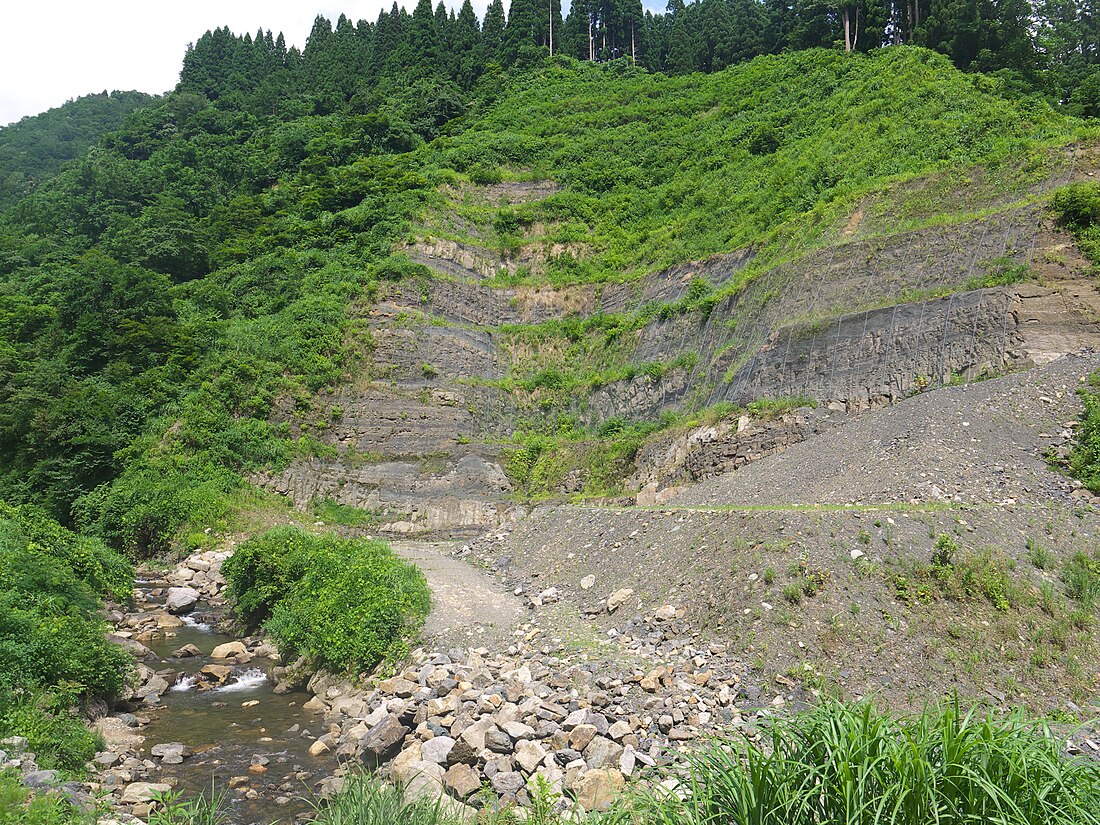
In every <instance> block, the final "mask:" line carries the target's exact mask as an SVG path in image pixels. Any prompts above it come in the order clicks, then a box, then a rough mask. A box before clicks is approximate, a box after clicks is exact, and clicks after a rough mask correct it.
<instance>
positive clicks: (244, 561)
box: [222, 527, 430, 670]
mask: <svg viewBox="0 0 1100 825" xmlns="http://www.w3.org/2000/svg"><path fill="white" fill-rule="evenodd" d="M222 572H223V573H224V575H225V577H226V581H227V583H228V586H229V591H228V592H229V598H230V600H231V601H232V602H233V604H234V610H235V612H236V614H237V616H238V617H239V618H240V619H241V620H242V621H243V622H244V623H245V624H247V625H249V626H250V627H257V626H259V625H261V624H262V625H263V626H264V627H265V628H266V629H267V631H268V632H269V633H271V635H272V636H274V637H275V639H276V641H277V642H278V643H279V646H280V648H281V649H282V650H283V651H284V653H288V654H294V655H296V654H304V655H306V656H308V657H309V658H311V659H312V660H313V661H314V662H315V663H316V664H318V665H322V666H324V667H328V668H330V669H335V670H346V669H356V670H370V669H371V668H373V667H374V666H375V665H377V664H378V663H379V662H381V661H382V660H383V659H385V658H387V657H391V656H395V655H398V654H399V653H400V652H401V651H402V650H403V649H404V648H405V645H406V644H407V642H408V640H409V639H410V638H411V637H412V636H413V635H415V634H416V632H417V631H419V629H420V627H421V626H422V625H423V623H424V618H425V617H426V616H427V615H428V607H429V603H430V596H429V593H428V586H427V583H426V582H425V580H424V576H423V575H422V574H421V573H420V571H419V570H417V569H416V567H415V566H413V565H412V564H409V563H408V562H406V561H404V560H402V559H400V558H398V557H397V556H396V555H394V553H393V551H392V550H391V549H390V547H389V545H387V544H385V543H384V542H381V541H362V540H358V539H344V538H340V537H338V536H332V535H324V536H318V535H314V534H312V533H308V532H305V531H304V530H299V529H296V528H290V527H278V528H275V529H273V530H270V531H268V532H266V533H264V534H263V535H260V536H256V537H255V538H253V539H250V540H249V541H248V542H246V543H245V544H243V545H242V546H241V547H240V549H238V550H237V551H236V552H235V553H234V554H233V556H231V557H230V558H229V559H227V560H226V561H225V563H224V564H223V565H222Z"/></svg>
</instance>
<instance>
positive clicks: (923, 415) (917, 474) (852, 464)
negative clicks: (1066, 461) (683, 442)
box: [675, 356, 1100, 506]
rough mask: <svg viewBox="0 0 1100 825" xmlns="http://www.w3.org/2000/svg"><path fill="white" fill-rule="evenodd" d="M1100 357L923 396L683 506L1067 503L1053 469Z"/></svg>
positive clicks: (688, 497) (860, 419) (712, 484)
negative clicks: (1055, 452)
mask: <svg viewBox="0 0 1100 825" xmlns="http://www.w3.org/2000/svg"><path fill="white" fill-rule="evenodd" d="M1097 367H1100V358H1097V357H1096V356H1088V357H1066V358H1062V359H1059V360H1057V361H1054V362H1052V363H1050V364H1046V365H1044V366H1042V367H1036V368H1035V369H1031V370H1026V371H1023V372H1019V373H1015V374H1012V375H1008V376H1004V377H1002V378H996V379H992V380H989V381H981V382H978V383H975V384H966V385H962V386H957V387H947V388H944V389H941V390H937V391H935V392H929V393H924V394H921V395H918V396H915V397H913V398H910V399H908V400H907V401H905V402H903V403H900V404H897V405H894V406H892V407H888V408H885V409H883V410H880V411H877V412H874V413H871V414H866V415H860V416H856V417H854V418H852V419H851V420H849V421H847V422H845V423H843V424H841V425H840V426H838V427H836V428H835V429H832V430H830V431H828V432H826V433H823V434H821V435H819V436H817V437H813V438H810V439H808V440H806V441H803V442H800V443H798V444H795V445H793V446H791V447H790V448H789V449H788V450H786V451H785V452H783V453H779V454H778V455H773V456H769V457H767V458H764V459H762V460H760V461H757V462H754V463H752V464H749V465H747V466H745V467H743V468H742V469H740V470H738V471H737V472H734V473H728V474H726V475H724V476H722V477H720V478H716V479H712V480H710V481H708V482H705V483H703V484H701V485H699V486H698V487H695V488H691V489H689V490H687V491H686V492H685V493H683V494H682V495H680V496H678V497H677V498H676V499H675V502H676V503H677V504H684V505H713V504H722V505H726V504H730V505H774V504H849V503H852V504H886V503H896V502H914V503H915V502H928V501H952V502H961V503H965V504H977V505H981V504H1000V503H1012V502H1013V501H1016V502H1019V503H1021V504H1024V505H1029V504H1040V505H1043V506H1047V505H1056V504H1059V503H1061V504H1064V505H1067V506H1068V505H1069V503H1070V493H1071V492H1072V490H1073V489H1074V486H1075V484H1074V482H1073V481H1072V480H1071V479H1069V478H1066V477H1064V476H1061V475H1057V474H1054V473H1052V472H1051V471H1050V468H1049V466H1048V462H1047V460H1046V457H1047V453H1048V451H1049V450H1051V449H1057V447H1058V446H1059V445H1061V444H1062V443H1063V442H1064V441H1065V440H1066V439H1067V438H1068V437H1069V436H1070V434H1071V428H1072V427H1073V426H1074V425H1075V423H1076V422H1075V419H1076V418H1077V416H1078V415H1079V413H1080V407H1081V402H1080V398H1079V397H1078V395H1077V389H1078V388H1079V387H1081V386H1082V384H1083V383H1084V381H1085V379H1086V377H1087V376H1088V374H1089V372H1091V371H1092V370H1095V369H1096V368H1097Z"/></svg>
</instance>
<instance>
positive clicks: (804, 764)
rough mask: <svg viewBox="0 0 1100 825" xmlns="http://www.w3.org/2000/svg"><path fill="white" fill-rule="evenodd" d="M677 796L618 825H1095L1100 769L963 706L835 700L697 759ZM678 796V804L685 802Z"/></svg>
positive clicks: (1042, 737)
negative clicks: (907, 711)
mask: <svg viewBox="0 0 1100 825" xmlns="http://www.w3.org/2000/svg"><path fill="white" fill-rule="evenodd" d="M681 791H682V793H681V794H680V795H672V796H666V797H665V798H663V799H662V798H658V797H654V796H650V797H646V798H641V799H635V800H633V801H632V802H629V801H624V804H623V805H622V807H621V809H620V810H619V811H617V812H613V813H612V814H611V815H609V817H608V821H609V822H611V823H647V825H649V824H650V823H652V825H662V823H677V825H703V824H704V823H706V825H712V824H713V825H718V823H723V825H724V824H725V823H730V824H731V825H732V824H733V823H736V825H772V823H775V825H803V823H805V825H811V823H812V825H877V823H891V825H933V823H942V825H964V823H965V825H1037V823H1044V825H1059V824H1060V823H1066V825H1070V823H1073V825H1092V823H1100V762H1098V761H1096V760H1092V759H1073V758H1067V757H1066V756H1064V755H1063V753H1062V748H1061V742H1060V740H1059V739H1058V738H1057V737H1055V736H1054V735H1053V734H1052V733H1051V731H1050V729H1049V728H1048V727H1047V726H1046V724H1045V723H1042V722H1031V721H1028V720H1027V719H1026V718H1025V717H1024V716H1023V715H1022V714H1020V713H1016V714H1012V715H1010V716H1009V717H1007V718H1004V719H996V718H994V717H993V716H992V715H984V714H981V713H979V712H977V711H971V712H968V713H967V712H963V711H961V710H960V709H959V707H958V705H957V704H951V705H948V706H946V707H942V708H932V709H928V710H926V711H925V712H924V713H922V714H920V715H918V716H913V717H909V718H904V719H900V720H899V719H893V718H891V717H889V716H887V715H884V714H882V713H880V712H879V711H877V710H876V709H875V708H874V706H873V705H871V704H869V703H862V704H857V705H844V704H841V703H837V702H828V703H825V704H823V705H821V706H819V707H818V708H816V709H814V710H812V711H810V712H808V713H806V714H801V715H798V716H792V717H790V718H787V719H777V720H775V722H774V723H773V724H771V725H770V726H769V728H768V730H767V732H766V733H765V735H764V736H763V738H762V740H761V743H760V744H758V745H757V744H752V743H749V742H747V741H744V740H741V741H730V742H728V743H725V744H722V745H715V746H712V747H710V748H709V749H707V750H704V751H702V752H700V753H698V754H696V755H694V756H693V757H691V759H690V778H689V779H688V780H687V781H686V782H685V783H684V784H683V786H682V788H681ZM679 796H683V797H684V798H683V799H681V798H679Z"/></svg>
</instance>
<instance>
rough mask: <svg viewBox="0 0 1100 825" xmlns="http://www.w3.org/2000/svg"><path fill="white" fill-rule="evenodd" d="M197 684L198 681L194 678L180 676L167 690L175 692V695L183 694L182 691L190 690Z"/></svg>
mask: <svg viewBox="0 0 1100 825" xmlns="http://www.w3.org/2000/svg"><path fill="white" fill-rule="evenodd" d="M197 682H198V679H196V678H195V677H194V676H184V675H181V676H180V677H179V679H177V680H176V683H175V684H174V685H172V687H171V688H169V689H170V690H173V691H175V692H176V693H183V692H184V691H187V690H191V688H193V687H194V686H195V684H196V683H197Z"/></svg>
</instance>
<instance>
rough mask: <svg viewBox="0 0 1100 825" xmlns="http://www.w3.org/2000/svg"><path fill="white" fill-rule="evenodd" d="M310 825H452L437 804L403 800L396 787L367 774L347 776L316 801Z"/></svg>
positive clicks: (440, 806) (455, 821)
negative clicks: (329, 795) (338, 789)
mask: <svg viewBox="0 0 1100 825" xmlns="http://www.w3.org/2000/svg"><path fill="white" fill-rule="evenodd" d="M312 822H313V823H314V825H453V824H454V823H457V822H458V820H457V819H456V818H454V817H452V816H449V815H448V814H447V812H446V811H445V810H444V809H443V806H442V805H440V804H439V803H434V802H428V801H425V800H414V801H411V802H406V801H405V799H404V796H403V794H402V793H401V791H400V789H398V788H395V787H393V786H392V785H386V784H384V783H383V782H381V781H380V780H379V779H378V778H377V777H375V776H372V775H370V774H354V775H352V776H350V777H348V781H347V783H346V784H345V785H344V789H343V790H342V791H341V792H340V793H338V794H336V796H334V797H333V798H332V799H330V800H328V801H327V802H323V803H322V802H318V803H317V806H316V814H315V817H314V819H313V820H312Z"/></svg>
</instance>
